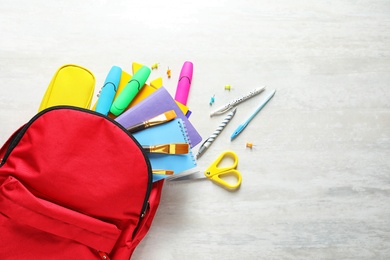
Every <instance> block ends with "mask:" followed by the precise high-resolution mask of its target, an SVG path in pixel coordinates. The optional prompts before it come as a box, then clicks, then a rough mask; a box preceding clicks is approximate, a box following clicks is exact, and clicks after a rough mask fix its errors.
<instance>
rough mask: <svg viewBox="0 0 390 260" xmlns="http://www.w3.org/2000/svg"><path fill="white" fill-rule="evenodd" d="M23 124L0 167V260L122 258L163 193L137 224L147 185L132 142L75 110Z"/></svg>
mask: <svg viewBox="0 0 390 260" xmlns="http://www.w3.org/2000/svg"><path fill="white" fill-rule="evenodd" d="M26 126H28V128H27V131H26V132H25V133H24V134H23V136H21V138H20V140H19V141H18V143H17V145H16V147H15V148H13V149H12V152H11V153H10V154H9V156H8V157H7V158H6V162H5V163H4V165H2V166H1V168H0V186H1V187H0V234H1V235H0V258H5V259H38V258H39V259H99V257H100V256H99V251H102V252H105V253H108V255H109V257H110V258H111V259H114V260H115V259H128V258H129V257H130V256H131V254H132V252H133V250H134V248H135V246H134V245H136V244H138V243H139V241H140V240H141V239H142V237H144V236H145V234H146V232H147V230H148V229H149V227H150V225H151V222H152V220H153V217H154V214H155V212H156V210H157V207H158V204H159V201H160V195H161V188H162V184H155V185H154V188H153V190H152V192H151V195H152V196H151V197H150V204H151V209H150V210H149V211H148V213H147V215H146V216H145V217H144V218H143V219H142V220H141V223H139V221H140V214H141V212H142V209H143V205H144V202H145V197H146V195H147V192H148V188H149V185H150V181H151V180H150V177H149V174H150V172H149V171H150V166H149V163H148V161H147V159H146V157H145V154H144V153H143V152H142V150H141V148H140V147H139V146H138V144H137V143H136V141H134V140H133V139H132V138H131V137H130V136H129V135H128V134H127V133H126V131H124V130H123V129H122V128H120V127H118V126H117V125H115V124H114V123H113V122H111V121H110V120H107V118H105V117H103V116H99V115H97V114H92V113H90V112H86V111H84V110H80V109H71V108H66V109H65V108H60V109H54V110H48V111H46V112H45V113H43V114H42V115H41V116H40V117H38V118H36V119H35V120H34V121H33V122H32V123H31V124H27V125H26ZM21 131H23V129H22V130H21ZM11 139H15V138H11ZM16 139H17V138H16ZM13 142H15V141H8V142H7V143H6V144H5V145H4V147H3V148H2V149H1V150H0V151H1V155H2V156H4V155H5V154H6V152H5V150H6V149H5V148H7V147H9V146H10V145H11V146H12V145H13V144H14V143H13ZM5 156H7V155H5ZM138 226H139V227H138ZM137 227H138V228H137ZM135 230H136V232H137V233H136V234H135V233H134V232H135ZM134 241H136V242H134Z"/></svg>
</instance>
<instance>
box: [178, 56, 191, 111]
mask: <svg viewBox="0 0 390 260" xmlns="http://www.w3.org/2000/svg"><path fill="white" fill-rule="evenodd" d="M193 70H194V65H193V64H192V62H190V61H186V62H184V64H183V67H182V68H181V71H180V76H179V82H178V83H177V88H176V94H175V100H176V101H178V102H180V103H182V104H183V105H187V99H188V93H189V92H190V86H191V81H192V72H193Z"/></svg>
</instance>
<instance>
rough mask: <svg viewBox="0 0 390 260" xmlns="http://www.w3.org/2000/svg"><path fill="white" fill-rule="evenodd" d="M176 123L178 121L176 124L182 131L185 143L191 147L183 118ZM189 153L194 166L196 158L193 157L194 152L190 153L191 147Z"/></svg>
mask: <svg viewBox="0 0 390 260" xmlns="http://www.w3.org/2000/svg"><path fill="white" fill-rule="evenodd" d="M177 123H178V125H179V127H180V129H181V131H182V133H183V136H184V140H185V141H186V143H188V144H189V146H190V147H192V145H191V140H190V138H188V131H187V127H186V123H185V122H184V121H183V120H178V121H177ZM189 154H190V155H191V159H192V162H193V163H194V166H196V165H197V164H196V159H195V156H194V154H193V153H192V149H191V148H190V151H189Z"/></svg>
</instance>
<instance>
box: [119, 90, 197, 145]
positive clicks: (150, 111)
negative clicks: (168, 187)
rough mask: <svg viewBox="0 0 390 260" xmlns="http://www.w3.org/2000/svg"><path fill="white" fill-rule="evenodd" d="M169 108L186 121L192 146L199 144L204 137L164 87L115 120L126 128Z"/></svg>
mask: <svg viewBox="0 0 390 260" xmlns="http://www.w3.org/2000/svg"><path fill="white" fill-rule="evenodd" d="M169 110H174V111H175V113H176V116H177V118H181V119H182V120H183V122H184V123H185V125H186V127H187V132H188V138H189V140H190V143H191V148H193V147H195V146H196V145H197V144H199V143H200V142H201V141H202V137H201V136H200V134H199V133H198V131H197V130H196V129H195V127H194V126H193V125H192V124H191V122H190V121H189V120H188V118H187V117H186V116H185V115H184V114H183V112H182V111H181V109H180V108H179V106H178V105H177V104H176V102H175V100H174V99H173V98H172V96H171V95H170V94H169V92H168V91H167V90H166V89H165V88H164V87H160V88H159V89H157V90H156V91H154V92H153V93H152V94H150V95H149V96H147V97H146V98H145V99H144V100H142V101H141V102H139V103H138V104H136V105H135V106H133V107H131V108H130V109H128V110H127V111H125V112H124V113H123V114H121V115H120V116H118V117H117V118H116V119H115V120H116V121H117V122H118V123H120V124H121V125H122V126H124V127H125V128H128V127H130V126H133V125H135V124H138V123H141V122H144V121H146V120H148V119H150V118H153V117H155V116H157V115H159V114H162V113H165V112H167V111H169Z"/></svg>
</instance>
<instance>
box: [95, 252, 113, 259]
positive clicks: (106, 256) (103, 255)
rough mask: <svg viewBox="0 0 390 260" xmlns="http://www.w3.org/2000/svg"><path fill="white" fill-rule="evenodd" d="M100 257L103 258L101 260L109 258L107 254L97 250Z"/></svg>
mask: <svg viewBox="0 0 390 260" xmlns="http://www.w3.org/2000/svg"><path fill="white" fill-rule="evenodd" d="M98 253H99V255H100V257H101V258H102V259H103V260H110V257H108V255H107V254H106V253H104V252H102V251H98Z"/></svg>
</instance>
